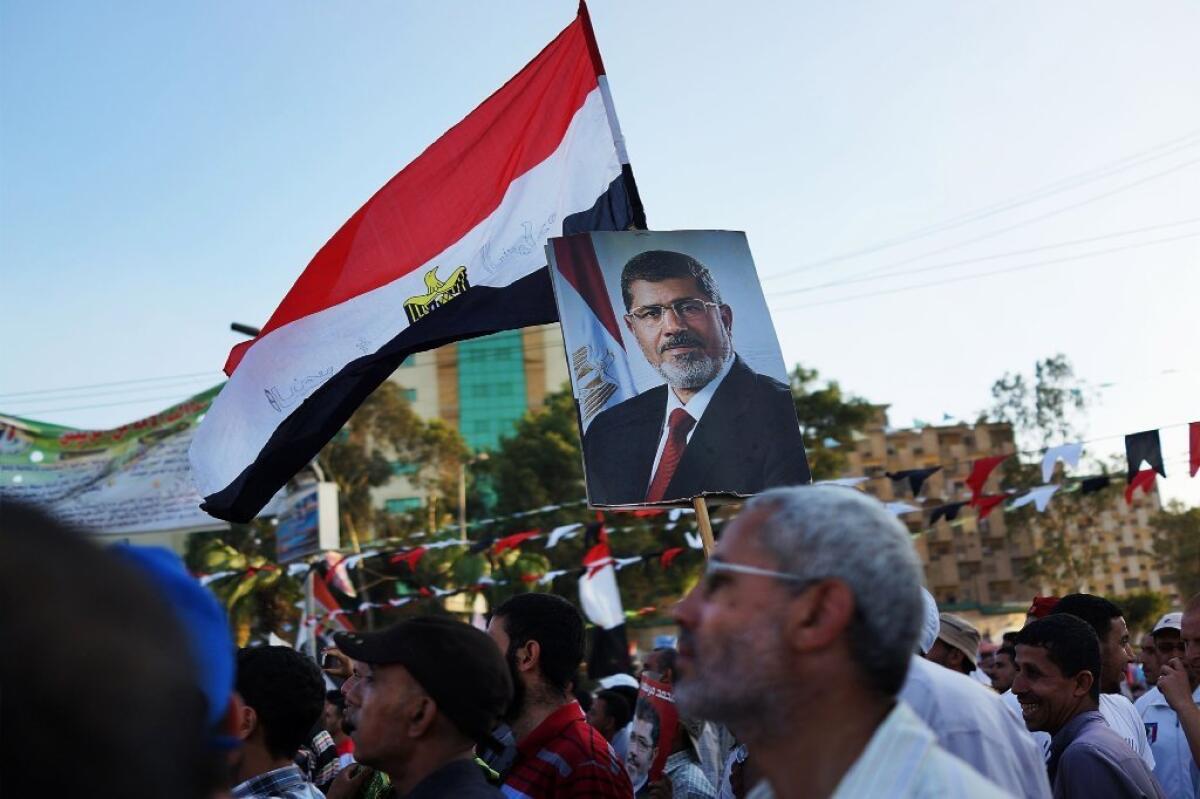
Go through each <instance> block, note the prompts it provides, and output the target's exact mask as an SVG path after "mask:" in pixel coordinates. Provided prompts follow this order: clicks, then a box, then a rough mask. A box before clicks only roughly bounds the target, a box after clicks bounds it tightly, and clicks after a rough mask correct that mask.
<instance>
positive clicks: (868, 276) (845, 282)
mask: <svg viewBox="0 0 1200 799" xmlns="http://www.w3.org/2000/svg"><path fill="white" fill-rule="evenodd" d="M1193 222H1200V216H1194V217H1192V218H1190V219H1181V220H1179V221H1178V222H1166V223H1164V224H1161V225H1146V226H1145V227H1140V228H1131V229H1129V230H1122V231H1119V232H1117V233H1106V234H1104V235H1102V236H1090V237H1088V238H1083V239H1071V240H1070V241H1062V242H1058V243H1056V244H1044V245H1042V246H1039V247H1027V248H1025V249H1022V250H1009V251H1008V252H1002V253H998V254H996V255H981V256H978V257H976V258H963V259H960V260H958V261H947V262H945V263H940V264H933V265H932V266H923V267H920V268H919V269H909V270H905V271H903V272H890V273H888V274H883V275H878V274H872V273H864V274H863V275H862V276H859V277H850V278H844V279H842V280H830V281H827V282H825V283H816V284H814V285H811V286H802V287H800V288H795V289H784V290H783V291H775V290H772V291H771V296H773V297H780V296H784V295H787V294H802V293H804V292H808V291H817V290H818V289H825V288H832V287H834V286H849V285H852V284H855V283H869V282H872V281H875V280H886V279H887V278H892V277H902V276H906V275H916V274H920V273H922V272H933V271H937V270H939V269H950V268H951V267H955V266H965V265H967V264H974V263H980V262H982V261H995V260H999V259H1001V258H1011V257H1012V256H1014V255H1029V254H1032V253H1036V252H1043V251H1045V250H1057V249H1062V248H1063V247H1073V246H1075V245H1077V244H1089V243H1091V242H1094V241H1104V240H1106V239H1114V238H1120V237H1122V236H1131V235H1133V234H1135V233H1147V232H1149V231H1151V230H1162V229H1164V228H1170V227H1179V226H1180V225H1188V224H1191V223H1193Z"/></svg>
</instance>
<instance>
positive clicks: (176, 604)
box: [112, 544, 237, 727]
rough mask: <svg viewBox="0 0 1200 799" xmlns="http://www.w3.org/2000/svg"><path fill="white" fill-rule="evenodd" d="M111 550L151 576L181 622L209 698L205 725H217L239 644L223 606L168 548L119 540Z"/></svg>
mask: <svg viewBox="0 0 1200 799" xmlns="http://www.w3.org/2000/svg"><path fill="white" fill-rule="evenodd" d="M112 551H113V552H115V553H116V554H117V556H118V557H122V558H124V559H125V560H126V562H128V563H132V564H133V565H134V567H135V568H138V569H139V570H141V571H142V572H143V573H144V574H146V575H147V576H148V577H149V578H150V582H151V583H152V584H153V585H154V587H155V588H157V589H158V590H159V592H160V593H161V594H162V595H163V597H164V598H165V599H166V600H167V601H168V603H169V604H170V606H171V609H172V610H173V611H174V612H175V617H176V618H177V619H178V620H179V621H180V622H181V624H182V626H183V628H184V630H185V631H186V633H187V637H188V642H189V643H190V645H191V650H192V651H191V652H190V654H191V657H192V663H193V665H194V666H195V671H196V677H197V679H198V680H199V682H200V689H201V691H203V693H204V698H205V700H206V701H207V703H208V713H207V716H206V718H207V720H208V724H209V726H210V727H215V726H216V725H217V724H218V723H220V722H221V720H222V719H223V718H224V717H225V713H226V711H227V710H228V708H229V700H230V696H231V695H232V694H233V684H234V669H235V667H236V664H237V650H236V648H235V647H234V645H233V638H232V637H231V636H230V634H229V622H228V620H227V619H226V616H225V609H224V608H222V607H221V603H220V602H218V601H217V598H216V597H215V596H214V595H213V594H212V592H211V591H209V590H208V589H207V588H205V587H203V586H202V585H200V583H199V582H197V580H196V578H194V577H192V575H191V574H189V573H188V570H187V568H186V567H185V566H184V565H183V561H182V560H181V559H180V558H179V556H178V555H176V554H175V553H174V552H171V551H170V550H169V549H164V548H162V547H135V546H128V545H124V544H120V545H117V546H114V547H113V548H112Z"/></svg>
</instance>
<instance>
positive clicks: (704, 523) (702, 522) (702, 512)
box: [692, 497, 716, 560]
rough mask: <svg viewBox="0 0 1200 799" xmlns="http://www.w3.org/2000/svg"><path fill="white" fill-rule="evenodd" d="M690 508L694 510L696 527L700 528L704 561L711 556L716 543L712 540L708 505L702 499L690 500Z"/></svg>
mask: <svg viewBox="0 0 1200 799" xmlns="http://www.w3.org/2000/svg"><path fill="white" fill-rule="evenodd" d="M692 507H693V508H695V509H696V526H697V527H699V528H700V542H701V543H702V544H703V545H704V559H705V560H708V558H709V556H711V555H712V551H713V547H715V546H716V541H715V539H714V538H713V530H712V520H711V519H709V518H708V503H707V502H705V501H704V497H695V498H693V499H692Z"/></svg>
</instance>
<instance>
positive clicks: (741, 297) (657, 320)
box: [546, 230, 810, 507]
mask: <svg viewBox="0 0 1200 799" xmlns="http://www.w3.org/2000/svg"><path fill="white" fill-rule="evenodd" d="M546 249H547V253H548V256H549V259H550V265H551V270H550V272H551V276H552V281H553V285H554V291H555V298H556V301H557V303H558V310H559V319H560V320H561V322H562V328H563V336H564V339H565V343H566V349H567V360H568V366H569V369H570V374H571V382H572V389H573V391H574V395H575V400H576V403H577V405H578V408H579V420H580V427H581V431H582V434H583V458H584V472H585V475H586V483H587V492H588V501H589V503H590V504H591V505H593V506H599V507H612V506H617V507H620V506H639V505H655V504H683V503H690V501H691V500H692V499H693V498H695V497H698V496H703V495H725V496H749V495H752V494H755V493H758V492H759V491H762V490H764V489H766V488H771V487H774V486H782V485H798V484H801V483H808V482H810V475H809V469H808V462H807V460H806V458H805V455H804V444H803V441H802V438H801V434H800V425H799V421H798V420H797V418H796V411H795V405H794V404H793V402H792V396H791V392H790V390H789V389H788V384H787V370H786V367H785V366H784V362H783V355H782V353H781V352H780V348H779V341H778V338H777V336H776V334H775V329H774V326H773V325H772V323H771V316H770V313H769V311H768V310H767V304H766V300H765V298H764V297H763V293H762V288H761V286H760V285H759V281H758V275H757V272H756V270H755V268H754V261H753V259H752V257H751V255H750V247H749V244H748V243H747V241H746V236H745V234H744V233H740V232H733V231H706V230H699V231H674V232H651V231H620V232H606V233H599V232H597V233H583V234H577V235H573V236H565V237H562V238H555V239H551V240H550V243H549V245H548V246H547V248H546Z"/></svg>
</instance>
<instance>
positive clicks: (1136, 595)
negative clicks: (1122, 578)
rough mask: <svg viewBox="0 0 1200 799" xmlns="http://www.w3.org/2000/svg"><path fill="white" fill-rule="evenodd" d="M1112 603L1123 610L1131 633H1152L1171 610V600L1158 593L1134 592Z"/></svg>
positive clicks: (1113, 599) (1114, 599)
mask: <svg viewBox="0 0 1200 799" xmlns="http://www.w3.org/2000/svg"><path fill="white" fill-rule="evenodd" d="M1112 601H1113V602H1114V603H1115V604H1117V605H1118V606H1119V607H1120V608H1121V612H1122V613H1123V614H1124V616H1125V624H1127V625H1128V626H1129V629H1130V631H1131V632H1137V631H1141V632H1150V629H1151V628H1152V627H1153V626H1154V623H1155V622H1156V621H1158V620H1159V618H1161V617H1162V615H1163V614H1164V613H1166V612H1167V611H1168V610H1170V608H1171V600H1170V599H1168V598H1167V597H1166V596H1165V595H1164V594H1160V593H1158V592H1157V591H1134V592H1133V593H1131V594H1126V595H1125V596H1123V597H1113V598H1112Z"/></svg>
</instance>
